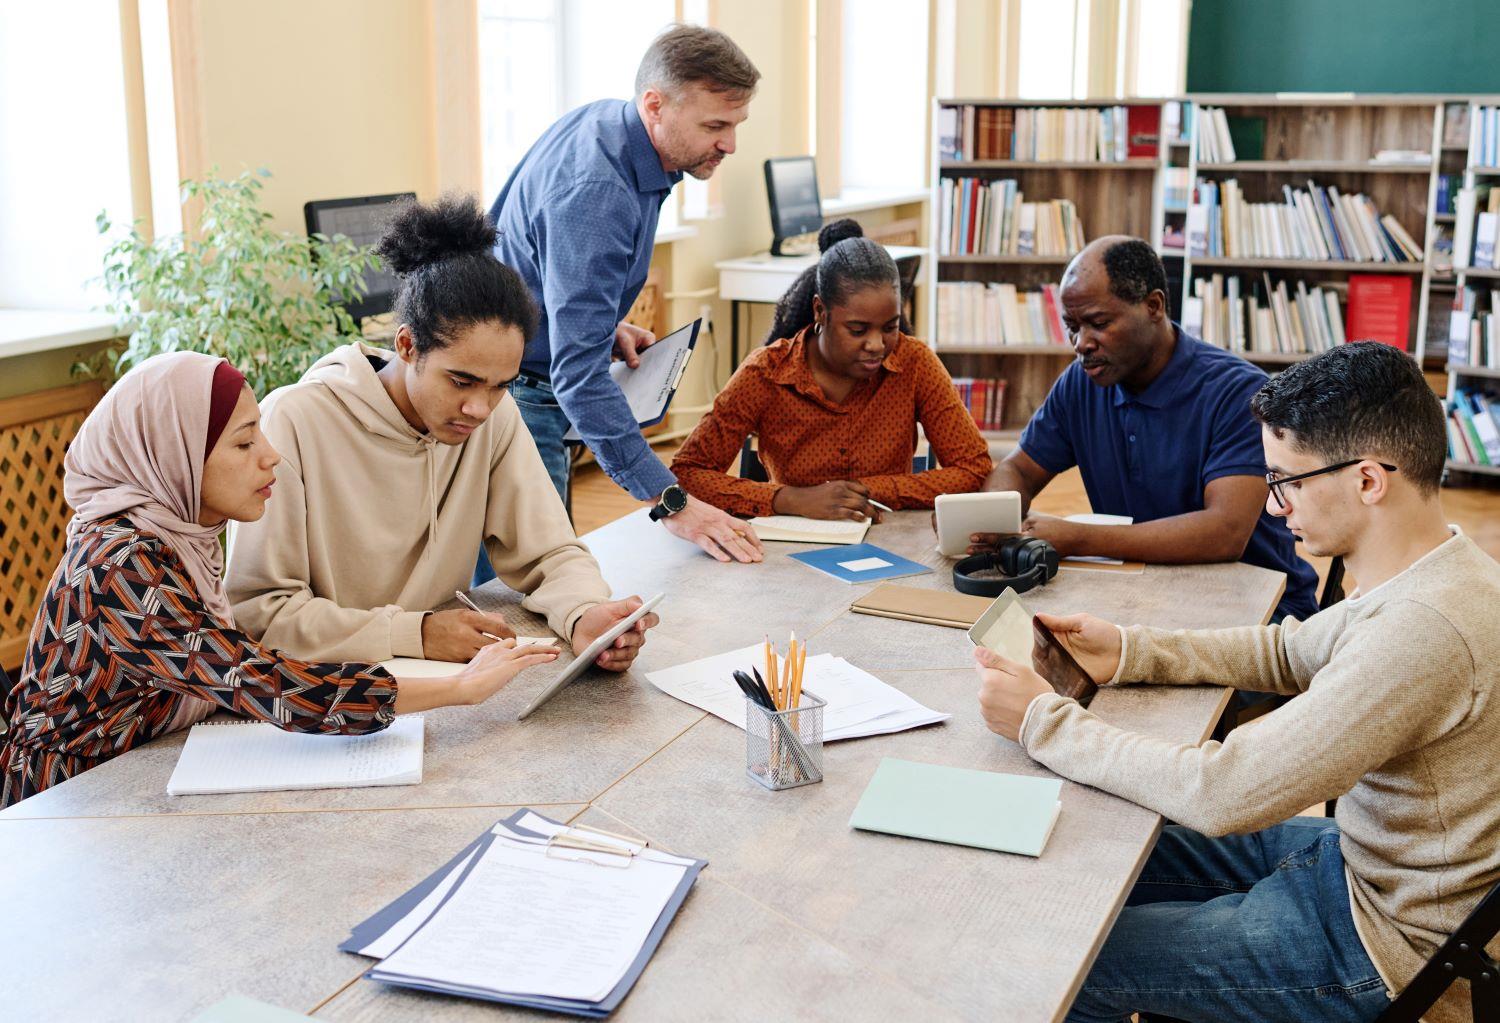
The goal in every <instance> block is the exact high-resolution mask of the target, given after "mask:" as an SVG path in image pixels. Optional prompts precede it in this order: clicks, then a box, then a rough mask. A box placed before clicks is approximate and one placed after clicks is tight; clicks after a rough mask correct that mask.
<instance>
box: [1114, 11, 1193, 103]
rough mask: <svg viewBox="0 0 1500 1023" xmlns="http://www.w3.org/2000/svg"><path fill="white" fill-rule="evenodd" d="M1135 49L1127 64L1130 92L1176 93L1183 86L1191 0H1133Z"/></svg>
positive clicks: (1151, 94) (1126, 87) (1131, 20)
mask: <svg viewBox="0 0 1500 1023" xmlns="http://www.w3.org/2000/svg"><path fill="white" fill-rule="evenodd" d="M1127 17H1128V18H1129V19H1130V31H1129V32H1128V33H1127V36H1126V37H1127V39H1133V41H1134V44H1135V46H1134V52H1133V54H1132V57H1131V60H1132V61H1133V63H1134V67H1131V66H1130V62H1126V67H1127V68H1128V69H1129V71H1130V73H1129V74H1128V75H1127V80H1126V82H1125V92H1126V95H1129V96H1176V95H1177V94H1178V93H1180V92H1181V91H1182V87H1183V75H1182V72H1183V64H1184V58H1185V57H1186V52H1185V50H1186V42H1187V40H1186V38H1185V37H1186V35H1187V0H1130V10H1129V12H1128V14H1127Z"/></svg>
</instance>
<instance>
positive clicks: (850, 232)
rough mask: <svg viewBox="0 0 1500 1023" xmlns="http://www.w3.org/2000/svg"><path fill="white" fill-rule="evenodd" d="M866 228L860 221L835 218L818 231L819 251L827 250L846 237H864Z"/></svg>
mask: <svg viewBox="0 0 1500 1023" xmlns="http://www.w3.org/2000/svg"><path fill="white" fill-rule="evenodd" d="M864 236H865V229H864V228H862V227H860V226H859V221H857V220H850V219H849V218H848V217H845V218H844V219H842V220H835V221H834V222H833V223H831V224H824V225H823V229H822V230H821V231H819V232H818V251H819V252H827V251H828V250H829V249H831V248H833V247H834V246H835V245H837V244H838V243H839V242H841V241H843V240H844V239H845V238H863V237H864Z"/></svg>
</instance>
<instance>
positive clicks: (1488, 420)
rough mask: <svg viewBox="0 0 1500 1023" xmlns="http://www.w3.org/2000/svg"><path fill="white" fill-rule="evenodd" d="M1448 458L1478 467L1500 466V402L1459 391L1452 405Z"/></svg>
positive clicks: (1480, 395) (1488, 397)
mask: <svg viewBox="0 0 1500 1023" xmlns="http://www.w3.org/2000/svg"><path fill="white" fill-rule="evenodd" d="M1448 457H1449V459H1451V460H1452V461H1455V462H1469V463H1471V464H1474V465H1500V398H1497V396H1496V395H1494V394H1490V393H1486V392H1483V391H1466V390H1459V391H1455V392H1454V394H1453V397H1452V398H1451V399H1450V400H1449V401H1448Z"/></svg>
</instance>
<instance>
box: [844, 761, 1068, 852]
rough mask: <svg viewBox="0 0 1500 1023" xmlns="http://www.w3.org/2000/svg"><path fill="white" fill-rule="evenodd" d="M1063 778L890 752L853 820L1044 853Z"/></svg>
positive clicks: (898, 831) (911, 834)
mask: <svg viewBox="0 0 1500 1023" xmlns="http://www.w3.org/2000/svg"><path fill="white" fill-rule="evenodd" d="M1061 791H1062V782H1061V781H1059V780H1058V779H1056V778H1032V777H1028V776H1025V775H1018V774H998V773H996V772H994V771H971V770H967V769H965V768H962V767H942V766H940V765H938V764H917V763H913V762H912V761H910V760H897V759H895V758H893V757H886V758H885V759H883V760H881V761H880V766H879V767H877V768H876V769H875V776H874V777H873V778H871V779H870V784H869V785H867V786H865V794H864V795H863V796H860V797H859V805H858V806H856V807H855V808H854V815H853V816H852V817H850V818H849V826H850V827H852V828H859V829H860V830H862V831H884V832H886V833H888V834H892V835H905V836H906V837H908V838H925V839H927V840H928V841H931V842H947V843H949V844H951V845H971V846H975V847H976V848H979V849H994V850H995V851H997V852H1010V853H1020V854H1021V855H1023V856H1040V855H1041V854H1042V847H1043V846H1045V845H1046V844H1047V838H1048V837H1049V836H1050V835H1051V834H1052V826H1053V825H1054V824H1055V823H1057V814H1058V811H1059V810H1061V809H1062V804H1061V803H1060V802H1058V795H1059V793H1060V792H1061Z"/></svg>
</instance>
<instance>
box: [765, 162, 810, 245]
mask: <svg viewBox="0 0 1500 1023" xmlns="http://www.w3.org/2000/svg"><path fill="white" fill-rule="evenodd" d="M766 198H767V199H769V200H770V202H771V233H772V236H773V237H772V239H771V252H772V254H773V255H777V256H779V255H781V254H782V252H781V246H782V242H784V241H786V240H787V239H788V238H795V237H797V236H798V235H803V234H810V233H813V232H816V231H817V230H818V229H819V228H820V227H822V226H823V204H822V203H821V202H819V201H818V168H817V165H816V164H815V163H813V158H812V157H810V156H786V157H780V158H778V159H775V160H767V161H766Z"/></svg>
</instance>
